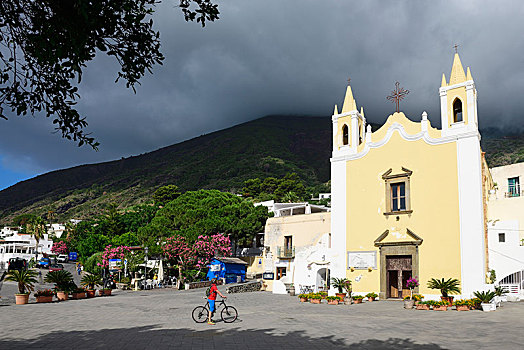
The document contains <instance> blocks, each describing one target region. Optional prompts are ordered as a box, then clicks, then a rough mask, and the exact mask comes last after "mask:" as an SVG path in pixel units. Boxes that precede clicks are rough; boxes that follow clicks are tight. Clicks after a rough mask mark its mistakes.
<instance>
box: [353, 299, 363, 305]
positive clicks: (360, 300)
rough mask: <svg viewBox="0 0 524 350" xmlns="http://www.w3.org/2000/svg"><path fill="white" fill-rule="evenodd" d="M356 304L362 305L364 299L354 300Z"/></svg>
mask: <svg viewBox="0 0 524 350" xmlns="http://www.w3.org/2000/svg"><path fill="white" fill-rule="evenodd" d="M353 301H354V302H355V304H362V299H353Z"/></svg>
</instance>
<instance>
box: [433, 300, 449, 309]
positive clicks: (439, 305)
mask: <svg viewBox="0 0 524 350" xmlns="http://www.w3.org/2000/svg"><path fill="white" fill-rule="evenodd" d="M432 304H433V310H434V311H446V310H447V309H448V301H447V300H442V301H435V302H433V303H432Z"/></svg>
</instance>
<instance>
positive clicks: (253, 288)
mask: <svg viewBox="0 0 524 350" xmlns="http://www.w3.org/2000/svg"><path fill="white" fill-rule="evenodd" d="M261 288H262V282H248V283H242V284H237V285H234V286H230V287H227V288H226V293H248V292H258V291H259V290H260V289H261Z"/></svg>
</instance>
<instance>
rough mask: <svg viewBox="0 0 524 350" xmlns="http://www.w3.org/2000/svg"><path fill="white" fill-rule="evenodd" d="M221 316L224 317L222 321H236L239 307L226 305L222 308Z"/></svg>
mask: <svg viewBox="0 0 524 350" xmlns="http://www.w3.org/2000/svg"><path fill="white" fill-rule="evenodd" d="M220 317H222V321H224V322H225V323H231V322H235V320H236V319H237V317H238V312H237V309H235V308H234V307H233V306H226V307H224V308H223V309H222V312H221V313H220Z"/></svg>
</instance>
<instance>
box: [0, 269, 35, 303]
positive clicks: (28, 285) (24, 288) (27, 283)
mask: <svg viewBox="0 0 524 350" xmlns="http://www.w3.org/2000/svg"><path fill="white" fill-rule="evenodd" d="M5 280H6V281H11V282H16V283H17V284H18V293H17V294H15V299H16V305H23V304H27V303H28V301H29V292H32V291H33V289H34V284H35V283H37V280H36V272H35V271H34V270H23V269H22V270H12V271H10V272H9V273H8V274H7V276H6V278H5Z"/></svg>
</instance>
